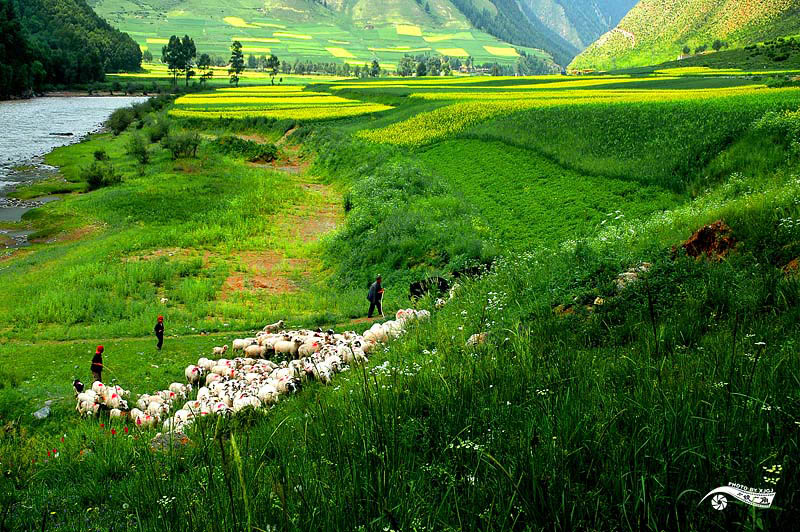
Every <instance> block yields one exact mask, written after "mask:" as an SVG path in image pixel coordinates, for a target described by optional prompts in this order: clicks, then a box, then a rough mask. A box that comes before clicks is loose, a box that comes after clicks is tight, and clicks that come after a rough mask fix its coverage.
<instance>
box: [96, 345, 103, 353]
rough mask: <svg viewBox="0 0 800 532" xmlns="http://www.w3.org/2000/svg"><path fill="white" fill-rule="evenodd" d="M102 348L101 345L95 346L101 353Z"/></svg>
mask: <svg viewBox="0 0 800 532" xmlns="http://www.w3.org/2000/svg"><path fill="white" fill-rule="evenodd" d="M103 349H104V348H103V346H102V345H98V346H97V352H98V353H102V352H103Z"/></svg>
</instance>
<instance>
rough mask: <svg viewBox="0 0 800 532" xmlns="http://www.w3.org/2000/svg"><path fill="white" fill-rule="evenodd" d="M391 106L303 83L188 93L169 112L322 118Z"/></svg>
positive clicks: (177, 114)
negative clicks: (304, 87) (310, 87)
mask: <svg viewBox="0 0 800 532" xmlns="http://www.w3.org/2000/svg"><path fill="white" fill-rule="evenodd" d="M389 109H392V107H390V106H388V105H383V104H374V103H365V102H361V101H359V100H353V99H349V98H342V97H340V96H334V95H332V94H330V93H327V92H311V91H309V92H305V91H303V90H302V87H300V86H275V87H245V88H241V89H221V90H218V91H216V92H214V93H211V94H208V93H205V94H189V95H186V96H183V97H182V98H179V99H178V100H177V101H176V102H175V108H174V109H172V110H171V111H170V115H172V116H175V117H179V118H201V119H210V120H213V119H218V118H234V119H238V118H252V117H266V118H274V119H278V120H284V119H287V120H304V121H323V120H332V119H337V118H345V117H352V116H359V115H364V114H370V113H377V112H381V111H387V110H389Z"/></svg>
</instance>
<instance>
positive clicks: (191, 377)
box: [184, 366, 203, 384]
mask: <svg viewBox="0 0 800 532" xmlns="http://www.w3.org/2000/svg"><path fill="white" fill-rule="evenodd" d="M184 375H185V376H186V380H187V381H188V382H189V384H197V383H198V382H200V378H201V377H202V376H203V369H202V368H200V367H198V366H187V368H186V370H185V371H184Z"/></svg>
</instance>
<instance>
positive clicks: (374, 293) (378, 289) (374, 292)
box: [367, 281, 383, 303]
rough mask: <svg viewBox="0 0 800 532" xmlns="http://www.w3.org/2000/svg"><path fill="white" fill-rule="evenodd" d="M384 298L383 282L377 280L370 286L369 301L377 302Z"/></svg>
mask: <svg viewBox="0 0 800 532" xmlns="http://www.w3.org/2000/svg"><path fill="white" fill-rule="evenodd" d="M381 299H383V287H382V285H381V283H379V282H378V281H375V282H374V283H372V286H370V287H369V292H368V293H367V301H369V302H370V303H377V302H378V301H380V300H381Z"/></svg>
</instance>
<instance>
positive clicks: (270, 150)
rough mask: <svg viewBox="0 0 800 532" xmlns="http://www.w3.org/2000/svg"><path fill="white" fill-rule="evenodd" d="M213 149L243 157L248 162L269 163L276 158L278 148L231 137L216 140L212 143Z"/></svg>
mask: <svg viewBox="0 0 800 532" xmlns="http://www.w3.org/2000/svg"><path fill="white" fill-rule="evenodd" d="M214 147H216V148H217V149H218V150H219V151H221V152H222V153H224V154H226V155H232V156H235V157H243V158H244V159H247V160H248V161H250V162H254V161H266V162H270V161H274V160H275V159H276V158H277V156H278V147H277V146H275V145H274V144H259V143H258V142H253V141H250V140H245V139H243V138H240V137H236V136H233V135H226V136H224V137H220V138H218V139H217V140H215V141H214Z"/></svg>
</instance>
